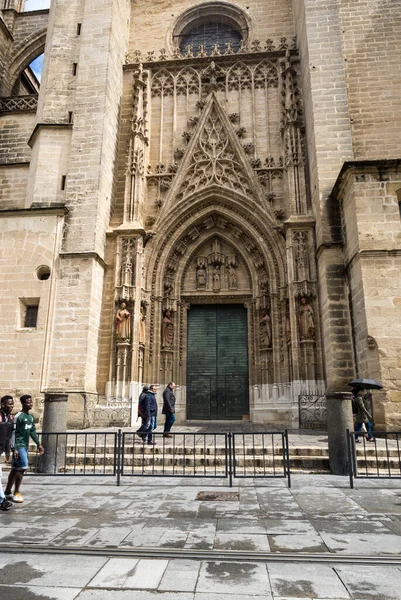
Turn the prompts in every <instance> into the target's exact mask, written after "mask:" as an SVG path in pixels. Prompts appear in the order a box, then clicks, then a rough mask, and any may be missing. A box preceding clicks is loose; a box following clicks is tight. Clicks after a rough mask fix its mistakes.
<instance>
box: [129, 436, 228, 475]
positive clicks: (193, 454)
mask: <svg viewBox="0 0 401 600" xmlns="http://www.w3.org/2000/svg"><path fill="white" fill-rule="evenodd" d="M229 435H230V434H227V433H192V432H191V433H187V432H184V433H181V432H178V433H174V434H172V437H171V438H166V437H164V436H163V434H162V433H153V434H152V436H153V441H154V442H155V445H149V444H148V443H147V442H146V436H143V437H144V439H142V435H139V434H138V433H135V432H128V433H127V432H124V433H123V434H122V453H121V469H120V472H121V476H125V475H131V476H141V477H224V478H226V477H228V476H229V471H230V470H229V456H230V453H229Z"/></svg>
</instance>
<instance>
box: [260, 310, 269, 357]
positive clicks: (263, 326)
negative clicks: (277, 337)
mask: <svg viewBox="0 0 401 600" xmlns="http://www.w3.org/2000/svg"><path fill="white" fill-rule="evenodd" d="M259 333H260V345H261V346H265V347H267V348H270V347H271V345H272V321H271V318H270V315H269V313H268V312H267V310H266V309H264V310H262V318H261V319H260V322H259Z"/></svg>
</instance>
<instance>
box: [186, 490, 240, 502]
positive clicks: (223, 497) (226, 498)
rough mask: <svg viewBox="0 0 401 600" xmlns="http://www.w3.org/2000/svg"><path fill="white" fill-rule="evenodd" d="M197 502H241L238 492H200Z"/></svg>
mask: <svg viewBox="0 0 401 600" xmlns="http://www.w3.org/2000/svg"><path fill="white" fill-rule="evenodd" d="M196 500H203V501H207V500H209V501H213V502H239V493H238V492H199V494H198V495H197V496H196Z"/></svg>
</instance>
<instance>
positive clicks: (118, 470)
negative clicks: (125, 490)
mask: <svg viewBox="0 0 401 600" xmlns="http://www.w3.org/2000/svg"><path fill="white" fill-rule="evenodd" d="M121 438H122V434H121V429H119V430H118V432H117V485H118V486H119V485H120V483H121V468H122V465H121ZM132 460H134V459H132Z"/></svg>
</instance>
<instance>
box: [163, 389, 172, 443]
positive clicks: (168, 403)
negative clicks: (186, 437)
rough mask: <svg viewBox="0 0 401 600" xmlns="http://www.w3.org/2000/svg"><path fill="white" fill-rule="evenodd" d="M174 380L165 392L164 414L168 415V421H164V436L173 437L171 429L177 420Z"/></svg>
mask: <svg viewBox="0 0 401 600" xmlns="http://www.w3.org/2000/svg"><path fill="white" fill-rule="evenodd" d="M174 388H175V383H174V381H170V383H169V384H168V386H167V387H166V389H165V390H164V392H163V410H162V413H163V415H166V421H165V423H164V433H163V437H168V438H170V437H173V436H172V434H171V433H170V430H171V428H172V426H173V425H174V422H175V396H174Z"/></svg>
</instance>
